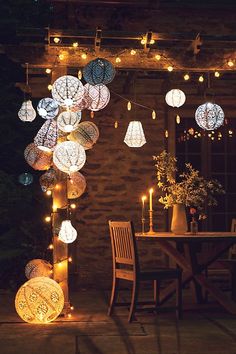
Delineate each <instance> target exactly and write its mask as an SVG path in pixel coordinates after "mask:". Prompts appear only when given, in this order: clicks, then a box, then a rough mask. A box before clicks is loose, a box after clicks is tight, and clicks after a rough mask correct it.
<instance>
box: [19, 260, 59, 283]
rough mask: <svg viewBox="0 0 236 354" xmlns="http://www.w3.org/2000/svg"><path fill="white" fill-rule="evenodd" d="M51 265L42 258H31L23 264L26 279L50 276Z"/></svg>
mask: <svg viewBox="0 0 236 354" xmlns="http://www.w3.org/2000/svg"><path fill="white" fill-rule="evenodd" d="M52 269H53V267H52V265H51V264H50V263H49V262H47V261H45V260H44V259H33V260H32V261H30V262H28V263H27V264H26V266H25V276H26V278H27V279H32V278H36V277H49V278H50V277H51V276H52Z"/></svg>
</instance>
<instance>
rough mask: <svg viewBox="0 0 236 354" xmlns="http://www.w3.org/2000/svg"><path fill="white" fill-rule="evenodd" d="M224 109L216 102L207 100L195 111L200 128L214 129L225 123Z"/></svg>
mask: <svg viewBox="0 0 236 354" xmlns="http://www.w3.org/2000/svg"><path fill="white" fill-rule="evenodd" d="M224 117H225V115H224V111H223V109H222V108H221V107H220V106H218V105H217V104H215V103H211V102H206V103H204V104H202V105H201V106H199V107H198V108H197V110H196V112H195V120H196V122H197V124H198V125H199V127H200V128H202V129H206V130H214V129H217V128H219V127H220V126H221V125H222V124H223V123H224Z"/></svg>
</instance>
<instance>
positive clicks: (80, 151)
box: [53, 141, 86, 174]
mask: <svg viewBox="0 0 236 354" xmlns="http://www.w3.org/2000/svg"><path fill="white" fill-rule="evenodd" d="M85 161H86V154H85V150H84V148H83V147H82V146H81V145H80V144H78V143H76V142H74V141H64V142H63V143H60V144H58V145H57V146H56V148H55V150H54V152H53V162H54V164H55V165H56V167H57V168H58V169H59V170H60V171H62V172H65V173H68V174H70V173H72V172H76V171H78V170H80V169H81V168H82V167H83V166H84V164H85Z"/></svg>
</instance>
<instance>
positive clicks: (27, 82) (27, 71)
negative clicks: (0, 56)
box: [25, 63, 29, 86]
mask: <svg viewBox="0 0 236 354" xmlns="http://www.w3.org/2000/svg"><path fill="white" fill-rule="evenodd" d="M25 65H26V85H27V86H29V63H25Z"/></svg>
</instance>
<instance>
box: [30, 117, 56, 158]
mask: <svg viewBox="0 0 236 354" xmlns="http://www.w3.org/2000/svg"><path fill="white" fill-rule="evenodd" d="M57 138H58V129H57V123H56V121H55V120H51V119H48V120H47V121H46V122H45V123H44V124H43V125H42V127H41V128H40V129H39V131H38V133H37V135H36V137H35V138H34V143H35V145H36V146H37V147H38V148H39V149H40V150H44V151H51V150H52V149H53V148H54V146H55V145H56V144H57Z"/></svg>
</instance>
